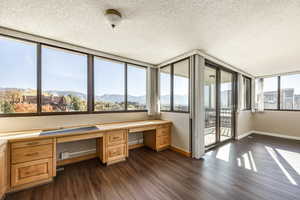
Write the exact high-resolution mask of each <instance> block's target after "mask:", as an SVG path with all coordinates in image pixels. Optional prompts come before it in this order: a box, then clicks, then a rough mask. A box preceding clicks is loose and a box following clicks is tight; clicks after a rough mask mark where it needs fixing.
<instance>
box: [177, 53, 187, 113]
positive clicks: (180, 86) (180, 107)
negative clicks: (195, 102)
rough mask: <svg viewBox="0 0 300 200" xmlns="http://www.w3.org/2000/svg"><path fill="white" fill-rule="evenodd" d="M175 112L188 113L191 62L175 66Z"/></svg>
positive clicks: (184, 61) (182, 62)
mask: <svg viewBox="0 0 300 200" xmlns="http://www.w3.org/2000/svg"><path fill="white" fill-rule="evenodd" d="M173 66H174V110H175V111H184V112H187V111H188V104H189V60H188V59H186V60H183V61H181V62H178V63H175V64H174V65H173Z"/></svg>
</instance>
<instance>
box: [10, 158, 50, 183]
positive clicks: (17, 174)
mask: <svg viewBox="0 0 300 200" xmlns="http://www.w3.org/2000/svg"><path fill="white" fill-rule="evenodd" d="M51 177H52V159H43V160H36V161H31V162H26V163H21V164H16V165H12V167H11V185H12V187H14V186H17V185H22V184H26V183H32V182H35V181H40V180H44V179H48V178H51Z"/></svg>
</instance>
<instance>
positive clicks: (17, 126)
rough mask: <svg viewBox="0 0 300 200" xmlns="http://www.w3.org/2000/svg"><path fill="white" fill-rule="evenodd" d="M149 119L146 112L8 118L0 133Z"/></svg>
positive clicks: (3, 123) (1, 125) (3, 119)
mask: <svg viewBox="0 0 300 200" xmlns="http://www.w3.org/2000/svg"><path fill="white" fill-rule="evenodd" d="M147 118H148V117H147V113H146V112H130V113H105V114H83V115H79V114H76V115H53V116H35V117H7V118H0V132H5V131H18V130H30V129H46V128H57V127H65V126H78V125H85V124H95V123H109V122H118V121H131V120H145V119H147Z"/></svg>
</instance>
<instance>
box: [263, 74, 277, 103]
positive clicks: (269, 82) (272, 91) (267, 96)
mask: <svg viewBox="0 0 300 200" xmlns="http://www.w3.org/2000/svg"><path fill="white" fill-rule="evenodd" d="M277 90H278V79H277V77H271V78H265V79H264V107H265V109H277V99H278V91H277Z"/></svg>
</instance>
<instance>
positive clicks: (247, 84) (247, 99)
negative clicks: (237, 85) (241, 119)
mask: <svg viewBox="0 0 300 200" xmlns="http://www.w3.org/2000/svg"><path fill="white" fill-rule="evenodd" d="M243 82H244V84H243V86H244V89H243V90H244V103H243V105H244V108H243V109H248V110H250V109H251V79H250V78H247V77H243Z"/></svg>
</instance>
